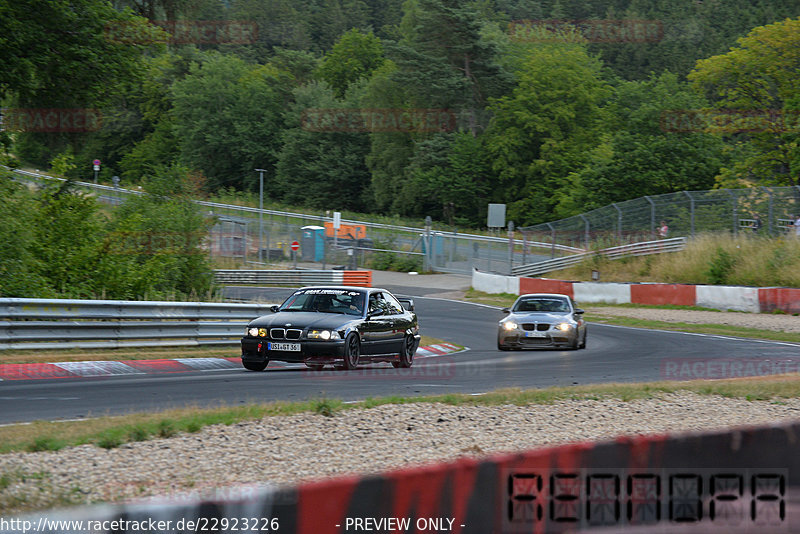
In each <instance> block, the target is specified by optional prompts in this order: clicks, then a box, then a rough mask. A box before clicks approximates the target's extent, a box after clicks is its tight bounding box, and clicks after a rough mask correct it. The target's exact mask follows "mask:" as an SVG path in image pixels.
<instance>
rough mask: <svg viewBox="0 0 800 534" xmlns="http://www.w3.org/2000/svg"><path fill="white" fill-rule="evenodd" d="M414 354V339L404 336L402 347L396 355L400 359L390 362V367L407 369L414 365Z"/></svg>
mask: <svg viewBox="0 0 800 534" xmlns="http://www.w3.org/2000/svg"><path fill="white" fill-rule="evenodd" d="M414 352H415V351H414V338H413V337H411V336H406V337H405V338H404V339H403V347H402V348H401V349H400V352H399V353H398V357H399V358H400V359H399V360H398V361H396V362H392V366H394V367H395V368H398V367H402V368H403V369H408V368H409V367H411V366H412V365H413V364H414Z"/></svg>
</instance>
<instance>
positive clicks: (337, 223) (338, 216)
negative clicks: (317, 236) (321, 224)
mask: <svg viewBox="0 0 800 534" xmlns="http://www.w3.org/2000/svg"><path fill="white" fill-rule="evenodd" d="M341 227H342V212H341V211H334V212H333V248H334V249H335V248H336V246H337V245H338V242H339V228H341Z"/></svg>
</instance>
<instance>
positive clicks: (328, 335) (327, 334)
mask: <svg viewBox="0 0 800 534" xmlns="http://www.w3.org/2000/svg"><path fill="white" fill-rule="evenodd" d="M308 339H324V340H326V341H327V340H329V339H341V336H340V335H339V332H337V331H336V330H309V331H308Z"/></svg>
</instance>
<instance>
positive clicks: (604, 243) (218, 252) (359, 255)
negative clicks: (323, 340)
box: [13, 170, 800, 274]
mask: <svg viewBox="0 0 800 534" xmlns="http://www.w3.org/2000/svg"><path fill="white" fill-rule="evenodd" d="M13 172H14V175H15V178H16V179H17V180H20V181H27V182H35V183H42V182H47V181H53V180H61V179H59V178H53V177H51V176H47V175H44V174H40V173H34V172H29V171H22V170H14V171H13ZM75 184H76V185H77V186H79V187H81V188H84V189H87V190H90V191H91V192H92V194H94V195H96V196H97V198H98V199H99V200H100V201H102V202H105V203H108V204H111V205H118V204H120V203H121V202H124V200H125V199H126V198H128V197H130V196H131V195H137V194H143V193H142V192H141V191H137V190H134V189H125V188H121V187H112V186H108V185H102V184H94V183H91V182H75ZM195 202H196V203H197V204H198V205H199V206H201V207H202V209H203V211H204V212H205V214H206V215H207V216H209V217H214V218H215V220H216V224H215V225H214V227H213V228H212V230H211V232H210V234H209V236H208V239H207V240H206V247H207V250H208V253H209V255H210V257H211V258H212V259H214V260H215V264H217V265H219V266H224V267H226V268H229V267H236V266H242V267H245V268H248V269H253V268H263V267H266V266H267V265H271V266H274V265H276V264H277V265H283V266H285V267H287V268H291V267H293V266H295V265H296V264H298V263H299V264H301V266H305V267H308V266H309V264H313V267H312V268H321V269H331V268H333V269H348V270H354V269H364V268H367V269H378V270H384V269H394V270H401V271H437V272H448V273H456V274H471V273H472V270H473V269H478V270H480V271H489V272H497V273H502V274H511V273H512V272H513V271H514V270H515V269H517V268H520V267H522V266H527V265H531V264H536V263H539V262H542V261H545V260H550V259H553V258H561V257H566V256H571V255H574V254H581V253H584V252H587V251H589V250H597V249H605V248H609V247H615V246H622V245H628V244H632V243H642V242H647V241H652V240H653V239H656V238H657V237H658V230H659V228H660V226H661V222H662V221H664V222H665V223H666V224H667V226H668V227H669V232H668V237H670V238H672V237H681V236H693V235H695V234H697V233H700V232H706V231H715V232H719V231H724V232H731V233H734V234H736V233H741V232H750V233H752V232H754V229H753V228H752V226H753V224H754V223H755V216H756V215H759V217H760V219H761V228H760V229H759V230H758V232H759V233H761V234H763V235H779V234H780V233H782V232H788V231H790V230H791V229H792V228H793V226H791V224H792V217H793V216H798V215H800V187H797V186H795V187H760V188H753V189H722V190H714V191H683V192H680V193H669V194H665V195H655V196H649V197H642V198H638V199H634V200H629V201H625V202H618V203H615V204H611V205H609V206H605V207H602V208H599V209H596V210H593V211H589V212H587V213H584V214H581V215H576V216H574V217H569V218H566V219H561V220H558V221H554V222H550V223H544V224H538V225H535V226H528V227H522V228H517V229H516V230H517V231H515V232H508V231H507V230H505V229H500V230H495V231H494V233H487V234H483V235H482V234H475V233H464V232H460V231H458V229H457V228H454V227H447V226H446V225H443V224H440V223H429V224H428V225H424V226H420V227H412V226H403V225H395V224H384V223H376V222H370V221H358V220H345V219H342V220H341V227H340V229H339V230H338V232H337V231H335V230H334V229H333V217H332V212H326V213H320V214H308V213H306V214H302V213H292V212H287V211H280V210H270V209H264V210H259V209H258V208H254V207H249V206H238V205H233V204H223V203H219V202H208V201H200V200H198V201H195ZM331 209H332V210H333V209H336V206H335V205H331ZM295 242H296V243H297V245H298V250H297V251H296V252H294V251H293V250H292V244H293V243H295Z"/></svg>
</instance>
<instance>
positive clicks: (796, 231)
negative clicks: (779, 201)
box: [794, 215, 800, 237]
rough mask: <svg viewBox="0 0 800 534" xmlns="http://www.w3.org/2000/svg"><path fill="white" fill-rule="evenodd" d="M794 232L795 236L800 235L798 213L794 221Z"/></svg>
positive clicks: (799, 217) (799, 216)
mask: <svg viewBox="0 0 800 534" xmlns="http://www.w3.org/2000/svg"><path fill="white" fill-rule="evenodd" d="M794 233H795V235H796V236H797V237H800V215H798V216H797V218H796V219H795V221H794Z"/></svg>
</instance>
